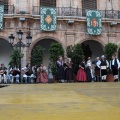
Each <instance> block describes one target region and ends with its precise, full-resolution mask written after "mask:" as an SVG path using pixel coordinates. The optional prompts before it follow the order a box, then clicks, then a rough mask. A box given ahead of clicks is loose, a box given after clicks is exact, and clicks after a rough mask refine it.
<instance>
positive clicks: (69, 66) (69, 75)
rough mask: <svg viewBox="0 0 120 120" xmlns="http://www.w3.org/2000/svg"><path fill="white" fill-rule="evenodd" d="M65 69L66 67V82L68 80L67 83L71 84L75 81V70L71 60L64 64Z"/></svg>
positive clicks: (68, 59)
mask: <svg viewBox="0 0 120 120" xmlns="http://www.w3.org/2000/svg"><path fill="white" fill-rule="evenodd" d="M64 67H65V80H67V82H71V80H73V70H72V62H71V59H70V58H67V60H66V62H65V63H64Z"/></svg>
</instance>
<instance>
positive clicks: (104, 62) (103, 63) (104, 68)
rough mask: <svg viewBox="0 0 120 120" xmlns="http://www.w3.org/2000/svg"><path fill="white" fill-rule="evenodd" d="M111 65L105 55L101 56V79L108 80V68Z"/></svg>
mask: <svg viewBox="0 0 120 120" xmlns="http://www.w3.org/2000/svg"><path fill="white" fill-rule="evenodd" d="M108 67H109V63H108V61H107V60H106V59H105V56H104V55H102V56H101V64H100V69H101V77H102V78H101V79H102V80H106V76H107V68H108Z"/></svg>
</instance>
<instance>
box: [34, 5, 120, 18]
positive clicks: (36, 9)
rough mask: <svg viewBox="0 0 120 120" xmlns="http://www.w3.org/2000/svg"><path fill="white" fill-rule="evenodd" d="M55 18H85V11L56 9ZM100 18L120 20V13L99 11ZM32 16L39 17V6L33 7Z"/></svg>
mask: <svg viewBox="0 0 120 120" xmlns="http://www.w3.org/2000/svg"><path fill="white" fill-rule="evenodd" d="M56 10H57V16H61V17H67V16H71V17H85V16H86V14H85V11H86V10H85V9H80V8H73V7H57V8H56ZM100 11H101V14H102V18H111V19H120V11H117V10H100ZM32 15H40V6H33V10H32Z"/></svg>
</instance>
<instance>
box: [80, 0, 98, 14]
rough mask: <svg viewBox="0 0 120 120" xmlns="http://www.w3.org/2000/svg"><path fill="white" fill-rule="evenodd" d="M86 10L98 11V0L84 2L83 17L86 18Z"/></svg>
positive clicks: (83, 0)
mask: <svg viewBox="0 0 120 120" xmlns="http://www.w3.org/2000/svg"><path fill="white" fill-rule="evenodd" d="M86 10H97V0H82V15H83V16H86Z"/></svg>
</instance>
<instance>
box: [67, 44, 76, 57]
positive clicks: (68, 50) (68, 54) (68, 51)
mask: <svg viewBox="0 0 120 120" xmlns="http://www.w3.org/2000/svg"><path fill="white" fill-rule="evenodd" d="M73 49H74V47H73V46H72V45H70V46H67V49H66V53H67V57H68V58H71V59H72V55H73Z"/></svg>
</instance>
